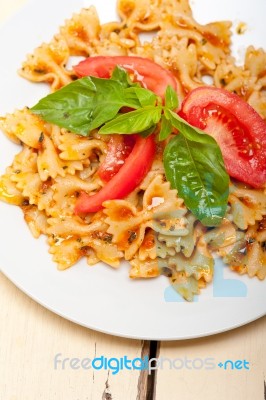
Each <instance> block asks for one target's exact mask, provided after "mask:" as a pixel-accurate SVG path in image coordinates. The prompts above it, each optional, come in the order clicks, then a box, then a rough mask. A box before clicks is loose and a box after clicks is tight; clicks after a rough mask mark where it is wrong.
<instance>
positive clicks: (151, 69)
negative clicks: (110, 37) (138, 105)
mask: <svg viewBox="0 0 266 400" xmlns="http://www.w3.org/2000/svg"><path fill="white" fill-rule="evenodd" d="M117 65H119V66H121V67H123V68H124V69H126V70H127V71H128V72H129V73H133V74H134V80H135V81H137V82H140V83H141V84H142V86H143V87H144V88H146V89H149V90H151V91H153V92H154V93H155V94H157V95H158V96H161V97H162V98H164V94H165V90H166V88H167V86H168V85H169V86H172V87H173V89H174V90H177V82H176V79H175V77H174V75H173V74H172V73H171V72H170V71H167V70H166V69H164V68H163V67H161V66H160V65H158V64H156V63H155V62H153V61H151V60H149V59H147V58H143V57H131V56H114V57H111V56H96V57H89V58H87V59H86V60H84V61H81V62H80V63H79V64H78V65H76V66H75V67H74V71H75V72H76V73H77V74H78V76H80V77H83V76H96V77H99V78H110V76H111V74H112V71H113V70H114V68H115V67H116V66H117Z"/></svg>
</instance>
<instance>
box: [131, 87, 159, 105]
mask: <svg viewBox="0 0 266 400" xmlns="http://www.w3.org/2000/svg"><path fill="white" fill-rule="evenodd" d="M126 93H127V95H128V94H130V93H132V94H133V95H134V98H135V97H137V99H138V100H139V102H140V104H141V107H146V106H155V104H156V100H157V96H156V95H155V94H154V93H153V92H151V91H150V90H148V89H144V88H140V87H131V88H128V89H127V90H126Z"/></svg>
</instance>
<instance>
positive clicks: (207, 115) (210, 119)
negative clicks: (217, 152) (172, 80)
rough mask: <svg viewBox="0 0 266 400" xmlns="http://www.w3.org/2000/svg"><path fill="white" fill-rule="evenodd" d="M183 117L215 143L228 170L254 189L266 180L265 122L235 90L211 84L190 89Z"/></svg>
mask: <svg viewBox="0 0 266 400" xmlns="http://www.w3.org/2000/svg"><path fill="white" fill-rule="evenodd" d="M180 116H182V117H183V118H184V119H185V120H186V121H187V122H189V123H190V124H191V125H193V126H195V127H197V128H200V129H202V130H204V131H205V132H206V133H209V134H210V135H211V136H213V137H214V138H215V139H216V141H217V142H218V144H219V146H220V148H221V151H222V154H223V158H224V162H225V166H226V169H227V172H228V173H229V175H230V176H231V177H233V178H236V179H238V180H239V181H241V182H244V183H247V184H249V185H251V186H253V187H255V188H260V187H263V185H264V184H265V182H266V122H265V121H264V120H263V119H262V118H261V117H260V115H259V114H258V113H257V112H256V111H255V110H254V109H253V108H252V107H251V106H250V105H249V104H247V103H246V102H245V101H244V100H242V99H241V98H240V97H239V96H237V95H236V94H234V93H230V92H228V91H227V90H224V89H217V88H214V87H200V88H197V89H194V90H192V91H191V92H190V93H189V94H188V95H187V97H186V98H185V100H184V101H183V103H182V108H181V111H180Z"/></svg>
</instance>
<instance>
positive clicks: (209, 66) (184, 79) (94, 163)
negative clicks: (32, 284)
mask: <svg viewBox="0 0 266 400" xmlns="http://www.w3.org/2000/svg"><path fill="white" fill-rule="evenodd" d="M117 10H118V14H119V17H120V20H119V21H118V22H117V21H115V22H110V23H107V24H103V25H101V24H100V21H99V18H98V15H97V11H96V9H95V8H94V7H90V8H87V9H83V10H81V11H80V13H78V14H74V15H73V17H72V18H71V19H69V20H67V21H66V22H65V24H64V25H63V26H62V27H61V28H60V29H59V32H58V33H57V34H56V35H55V36H54V38H53V39H52V40H51V42H50V43H44V44H41V45H40V47H38V48H37V49H36V50H35V51H34V52H33V54H31V55H28V56H27V58H26V61H25V62H24V63H23V64H22V67H21V69H20V71H19V73H20V75H21V76H22V77H24V78H26V79H28V80H30V81H33V82H47V83H48V84H49V85H50V87H51V91H56V90H58V89H59V88H61V87H63V86H65V85H67V84H68V83H70V82H72V81H74V80H76V79H77V75H76V73H75V72H74V70H72V68H71V67H70V66H69V65H70V64H69V59H70V57H72V56H84V57H87V56H89V57H92V56H96V55H104V56H106V55H108V56H117V55H126V56H140V57H146V58H149V59H151V60H153V61H155V62H156V63H157V64H159V65H160V66H162V67H164V68H166V69H167V70H170V71H171V72H172V73H173V74H174V75H175V77H176V79H177V84H178V88H177V89H178V94H179V97H180V99H181V100H182V98H183V97H184V96H185V95H186V93H188V92H189V91H191V90H193V89H195V88H197V87H201V86H204V85H205V80H206V76H207V77H208V79H210V80H211V81H212V82H213V84H214V85H215V86H216V87H217V88H225V89H227V90H229V91H231V92H235V93H237V94H238V95H239V96H240V97H241V98H243V99H244V100H245V101H247V102H248V103H249V104H250V105H252V107H253V108H254V109H255V110H256V111H257V112H258V113H259V114H260V115H261V116H262V117H263V118H266V106H265V105H266V97H265V88H266V78H265V77H266V53H265V52H264V51H263V50H262V49H255V48H254V47H252V46H250V47H249V48H248V49H247V52H246V57H245V63H244V65H243V66H241V67H240V66H236V65H235V62H234V59H233V57H232V55H231V53H230V43H231V31H230V27H231V23H230V22H228V21H222V22H213V23H209V24H207V25H200V24H198V23H197V22H196V21H195V20H194V18H193V15H192V11H191V9H190V6H189V3H188V0H181V1H174V0H118V2H117ZM154 31H156V34H154V35H153V38H152V39H151V41H149V42H144V43H142V42H141V40H140V37H139V34H141V33H142V32H154ZM0 128H1V130H2V131H3V132H4V133H5V134H6V136H7V137H8V138H9V139H10V140H12V141H14V142H16V143H18V144H20V145H21V151H20V153H19V154H18V155H17V156H16V157H15V158H14V160H13V163H12V165H11V166H9V167H8V168H7V169H6V172H5V174H4V175H2V176H1V178H0V199H1V200H3V201H6V202H8V203H10V204H13V205H16V206H19V207H21V209H22V211H23V213H24V217H25V221H26V223H27V224H28V226H29V229H30V230H31V233H32V235H33V236H34V237H35V238H38V237H39V236H40V235H42V234H43V235H46V236H47V238H48V239H47V242H48V245H49V251H50V253H51V255H52V257H53V260H54V262H55V263H57V265H58V268H59V269H62V270H63V269H66V268H69V267H71V266H72V265H74V264H75V263H76V262H77V261H78V260H80V259H81V258H86V260H87V263H88V265H94V264H96V263H98V262H100V261H102V262H104V263H106V264H108V265H110V266H111V267H114V268H117V267H119V265H120V263H121V261H122V260H127V261H128V262H129V264H130V267H129V276H130V277H131V278H134V279H136V278H155V277H157V276H159V275H165V276H167V277H168V278H169V279H170V282H171V284H172V285H173V287H174V288H175V289H176V290H177V292H178V293H180V294H181V295H182V296H183V297H184V298H185V299H186V300H192V299H193V296H194V295H196V294H199V293H200V290H201V289H203V288H204V287H205V286H206V285H207V284H209V283H210V282H211V281H212V279H213V274H214V262H215V258H216V257H220V258H222V260H223V261H224V263H225V264H228V265H229V267H230V268H231V269H232V270H233V271H235V272H237V273H239V274H248V275H249V276H250V277H254V276H257V277H258V278H259V279H264V278H265V277H266V251H265V243H266V192H265V189H263V188H261V189H254V188H251V187H248V186H245V185H244V184H241V183H239V182H238V181H236V180H232V182H231V185H230V195H229V199H228V209H227V213H226V216H225V218H224V220H223V221H222V223H221V224H220V226H218V227H215V228H206V227H205V226H203V225H202V223H201V222H199V221H198V220H197V219H196V217H195V216H194V215H193V213H192V212H191V211H190V210H189V209H188V208H187V207H186V206H185V204H184V201H183V199H182V198H181V197H179V194H178V192H177V191H176V190H173V189H171V187H170V183H169V182H167V181H166V177H165V170H164V166H163V161H162V153H163V149H164V145H165V144H164V143H158V144H157V149H156V155H155V159H154V161H153V164H152V166H151V169H150V171H149V172H148V174H147V175H146V176H145V178H144V179H143V180H142V182H140V184H138V186H137V188H135V189H134V190H133V191H132V192H131V193H130V194H129V195H128V196H127V197H126V198H124V199H122V200H121V199H112V200H108V201H105V202H104V203H103V209H102V210H100V211H98V212H95V213H88V214H87V215H76V213H75V204H76V201H77V199H78V197H79V196H80V193H81V192H86V193H87V194H95V193H97V192H98V191H99V190H100V189H101V188H102V187H104V186H105V182H104V181H103V180H102V179H101V178H100V176H99V174H98V170H99V168H100V166H101V165H102V162H103V160H104V159H105V157H106V154H107V152H108V145H109V143H110V140H111V138H112V135H104V136H103V135H101V134H99V133H98V130H97V129H95V130H94V131H93V133H92V135H91V136H89V137H83V136H79V135H76V134H74V133H73V132H71V131H70V130H67V129H65V128H60V127H59V126H57V125H55V124H52V123H47V122H44V121H43V120H42V119H41V118H40V117H38V116H36V115H34V114H33V113H32V112H31V111H30V110H29V109H27V108H24V109H22V110H16V111H15V112H14V113H13V114H8V115H6V116H4V117H1V118H0Z"/></svg>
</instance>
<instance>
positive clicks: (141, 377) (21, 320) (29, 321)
mask: <svg viewBox="0 0 266 400" xmlns="http://www.w3.org/2000/svg"><path fill="white" fill-rule="evenodd" d="M25 2H26V0H8V1H7V0H6V1H4V0H2V1H1V2H0V22H1V21H2V20H4V19H5V18H6V17H8V16H9V15H11V14H12V13H13V12H14V11H15V10H16V9H17V8H19V7H20V6H21V5H22V4H23V3H25ZM0 303H1V308H0V400H112V399H113V400H152V399H157V400H175V399H182V400H196V399H197V400H213V399H215V400H224V399H226V400H265V399H266V384H265V382H264V381H265V376H266V317H264V318H262V319H260V320H258V321H256V322H254V323H252V324H249V325H247V326H245V327H242V328H239V329H236V330H234V331H231V332H227V333H224V334H221V335H216V336H213V337H208V338H203V339H198V340H189V341H176V342H161V343H158V342H146V341H144V342H143V341H140V340H129V339H121V338H116V337H113V336H108V335H105V334H102V333H98V332H95V331H92V330H89V329H86V328H83V327H80V326H78V325H75V324H73V323H71V322H69V321H67V320H65V319H63V318H61V317H59V316H57V315H55V314H53V313H52V312H50V311H48V310H46V309H45V308H43V307H42V306H40V305H39V304H37V303H35V302H34V301H33V300H31V299H30V298H29V297H27V296H26V295H25V294H24V293H22V292H21V291H20V290H19V289H17V288H16V287H15V286H14V285H13V284H12V283H11V282H10V281H9V280H8V279H7V278H6V277H5V276H4V275H3V274H1V273H0ZM57 354H59V358H60V357H61V358H70V359H72V358H79V359H84V358H88V357H89V358H93V357H100V356H101V355H104V356H105V357H108V358H110V357H116V358H120V357H123V356H127V357H128V358H129V359H133V358H136V357H144V356H150V357H157V358H158V357H161V358H162V357H164V358H165V359H166V358H169V359H172V360H173V359H178V360H177V361H176V366H177V368H179V369H169V368H165V369H158V370H157V371H154V372H153V373H152V374H151V375H148V373H147V372H146V371H142V372H140V371H137V370H135V371H126V370H123V371H121V372H119V373H118V374H116V375H113V374H112V371H109V372H108V371H107V370H101V371H93V370H92V369H73V368H69V367H68V366H67V365H66V367H65V369H62V368H57V369H56V368H55V357H56V355H57ZM199 358H200V359H201V360H202V359H206V358H213V359H215V360H216V361H218V360H225V359H228V358H230V359H232V360H235V361H236V360H247V361H248V362H249V363H250V370H247V369H241V370H237V369H234V370H231V369H230V368H229V369H228V370H224V368H218V367H216V368H214V369H203V368H202V369H196V368H194V369H189V368H182V369H181V368H180V365H181V364H180V363H181V362H184V360H187V362H188V364H187V365H188V366H190V365H191V364H189V360H192V361H193V360H194V361H195V360H196V359H199ZM180 360H181V361H180ZM166 363H167V361H166ZM195 365H196V366H197V365H199V364H197V363H196V361H195ZM198 368H199V367H198Z"/></svg>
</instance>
